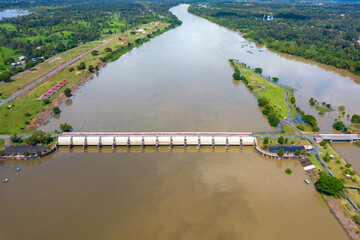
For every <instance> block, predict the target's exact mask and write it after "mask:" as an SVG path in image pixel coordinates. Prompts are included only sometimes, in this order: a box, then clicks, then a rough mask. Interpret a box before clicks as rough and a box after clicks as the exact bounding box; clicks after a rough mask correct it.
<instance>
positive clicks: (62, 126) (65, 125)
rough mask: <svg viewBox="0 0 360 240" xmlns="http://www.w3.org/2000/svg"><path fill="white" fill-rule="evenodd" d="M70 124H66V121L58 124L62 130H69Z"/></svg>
mask: <svg viewBox="0 0 360 240" xmlns="http://www.w3.org/2000/svg"><path fill="white" fill-rule="evenodd" d="M71 129H72V127H71V125H70V124H68V123H61V124H60V130H61V131H63V132H71Z"/></svg>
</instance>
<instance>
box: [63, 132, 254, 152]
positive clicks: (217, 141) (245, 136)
mask: <svg viewBox="0 0 360 240" xmlns="http://www.w3.org/2000/svg"><path fill="white" fill-rule="evenodd" d="M254 140H255V138H254V137H253V136H252V133H250V132H129V133H125V132H121V133H108V132H104V133H101V132H71V133H64V134H63V135H62V136H60V137H59V138H58V145H59V146H69V147H73V146H83V147H84V148H86V147H87V146H98V147H99V148H100V147H102V146H112V147H113V148H115V147H117V146H127V147H131V146H141V147H145V146H155V147H156V148H158V147H159V146H170V148H171V147H173V146H184V147H187V146H197V147H198V148H200V147H201V146H212V147H215V146H226V147H227V148H228V147H229V146H239V147H240V148H242V147H243V146H253V145H254Z"/></svg>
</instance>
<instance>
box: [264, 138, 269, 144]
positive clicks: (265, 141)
mask: <svg viewBox="0 0 360 240" xmlns="http://www.w3.org/2000/svg"><path fill="white" fill-rule="evenodd" d="M263 143H264V144H265V145H266V144H268V143H269V138H268V137H266V138H264V141H263Z"/></svg>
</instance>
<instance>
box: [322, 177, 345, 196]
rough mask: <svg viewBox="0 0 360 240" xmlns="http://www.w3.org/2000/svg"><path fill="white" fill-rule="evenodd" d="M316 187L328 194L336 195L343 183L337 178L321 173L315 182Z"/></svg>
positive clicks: (342, 187)
mask: <svg viewBox="0 0 360 240" xmlns="http://www.w3.org/2000/svg"><path fill="white" fill-rule="evenodd" d="M316 188H317V189H318V190H319V191H320V192H322V193H325V194H328V195H332V196H335V195H338V194H339V193H341V191H342V190H343V189H344V184H343V183H342V182H341V181H340V180H339V179H337V178H334V177H330V176H326V175H321V176H320V178H319V179H318V181H317V182H316Z"/></svg>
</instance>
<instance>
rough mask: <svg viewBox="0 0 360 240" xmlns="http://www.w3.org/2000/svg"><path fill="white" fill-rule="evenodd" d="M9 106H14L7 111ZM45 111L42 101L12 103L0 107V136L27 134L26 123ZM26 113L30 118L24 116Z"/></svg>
mask: <svg viewBox="0 0 360 240" xmlns="http://www.w3.org/2000/svg"><path fill="white" fill-rule="evenodd" d="M9 105H14V107H13V108H11V109H8V106H9ZM44 109H45V106H44V104H43V101H40V100H35V101H14V102H11V103H9V104H6V105H2V106H0V134H12V133H27V131H26V130H25V128H26V125H27V124H26V122H28V123H30V121H31V120H32V119H33V118H34V117H35V116H36V115H37V114H39V113H40V112H41V111H43V110H44ZM26 113H28V114H29V115H30V116H26V115H25V114H26Z"/></svg>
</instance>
